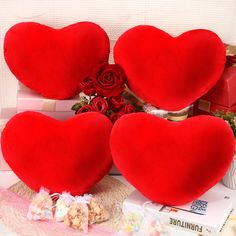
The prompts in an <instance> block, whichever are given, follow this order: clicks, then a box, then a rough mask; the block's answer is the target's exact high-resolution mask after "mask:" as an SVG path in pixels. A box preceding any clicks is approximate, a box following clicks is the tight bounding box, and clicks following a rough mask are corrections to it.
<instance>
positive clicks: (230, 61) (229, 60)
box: [225, 55, 236, 68]
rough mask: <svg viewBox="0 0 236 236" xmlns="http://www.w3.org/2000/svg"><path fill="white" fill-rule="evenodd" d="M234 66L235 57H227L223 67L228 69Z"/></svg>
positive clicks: (235, 62)
mask: <svg viewBox="0 0 236 236" xmlns="http://www.w3.org/2000/svg"><path fill="white" fill-rule="evenodd" d="M234 64H236V55H233V56H231V55H227V56H226V63H225V67H226V68H228V67H231V66H233V65H234Z"/></svg>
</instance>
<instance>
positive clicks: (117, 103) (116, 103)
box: [108, 96, 125, 111]
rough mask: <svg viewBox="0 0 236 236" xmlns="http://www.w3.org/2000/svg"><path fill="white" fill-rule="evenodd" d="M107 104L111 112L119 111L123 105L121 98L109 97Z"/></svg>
mask: <svg viewBox="0 0 236 236" xmlns="http://www.w3.org/2000/svg"><path fill="white" fill-rule="evenodd" d="M108 102H109V109H111V110H112V111H119V110H120V109H121V108H122V107H123V106H124V104H125V103H124V97H123V96H118V97H110V98H109V100H108Z"/></svg>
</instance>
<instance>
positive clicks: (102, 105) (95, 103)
mask: <svg viewBox="0 0 236 236" xmlns="http://www.w3.org/2000/svg"><path fill="white" fill-rule="evenodd" d="M91 105H92V107H93V109H94V110H95V111H98V112H101V113H103V114H105V113H106V111H107V109H108V102H107V100H106V99H105V98H102V97H95V98H93V99H92V102H91Z"/></svg>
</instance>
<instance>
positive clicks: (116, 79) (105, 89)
mask: <svg viewBox="0 0 236 236" xmlns="http://www.w3.org/2000/svg"><path fill="white" fill-rule="evenodd" d="M124 82H125V75H124V73H123V71H122V69H121V68H120V67H119V66H118V65H115V64H113V65H110V64H106V63H105V64H102V65H100V66H99V67H98V68H97V70H96V72H95V73H94V75H93V84H94V87H95V89H96V92H97V94H98V95H101V96H104V97H116V96H119V95H120V94H121V93H122V92H123V91H124V89H125V84H124Z"/></svg>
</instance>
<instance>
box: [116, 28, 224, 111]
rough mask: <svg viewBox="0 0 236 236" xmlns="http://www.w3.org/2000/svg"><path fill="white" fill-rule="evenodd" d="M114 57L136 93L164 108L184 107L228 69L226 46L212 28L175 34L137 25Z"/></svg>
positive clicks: (127, 33) (205, 90)
mask: <svg viewBox="0 0 236 236" xmlns="http://www.w3.org/2000/svg"><path fill="white" fill-rule="evenodd" d="M114 59H115V62H116V63H117V64H119V65H120V66H122V67H123V69H124V71H125V73H126V76H127V80H128V81H127V82H128V86H129V87H130V89H131V90H133V92H134V93H136V95H138V96H139V97H141V98H142V99H143V100H145V101H146V102H149V103H151V104H153V105H155V106H157V107H160V108H162V109H165V110H180V109H183V108H184V107H186V106H188V105H190V104H191V103H193V102H194V101H195V100H196V99H197V98H199V97H201V96H202V95H203V94H205V93H206V92H207V91H208V90H209V89H210V88H212V87H213V86H214V85H215V83H216V82H217V80H218V79H219V78H220V76H221V74H222V72H223V69H224V64H225V47H224V45H223V43H222V41H221V40H220V38H219V37H218V36H217V35H216V34H215V33H213V32H211V31H208V30H192V31H188V32H185V33H183V34H182V35H180V36H178V37H176V38H173V37H172V36H170V35H169V34H167V33H166V32H164V31H162V30H160V29H157V28H155V27H153V26H137V27H134V28H132V29H130V30H128V31H127V32H125V33H124V34H123V35H121V36H120V38H119V39H118V41H117V43H116V45H115V48H114Z"/></svg>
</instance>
